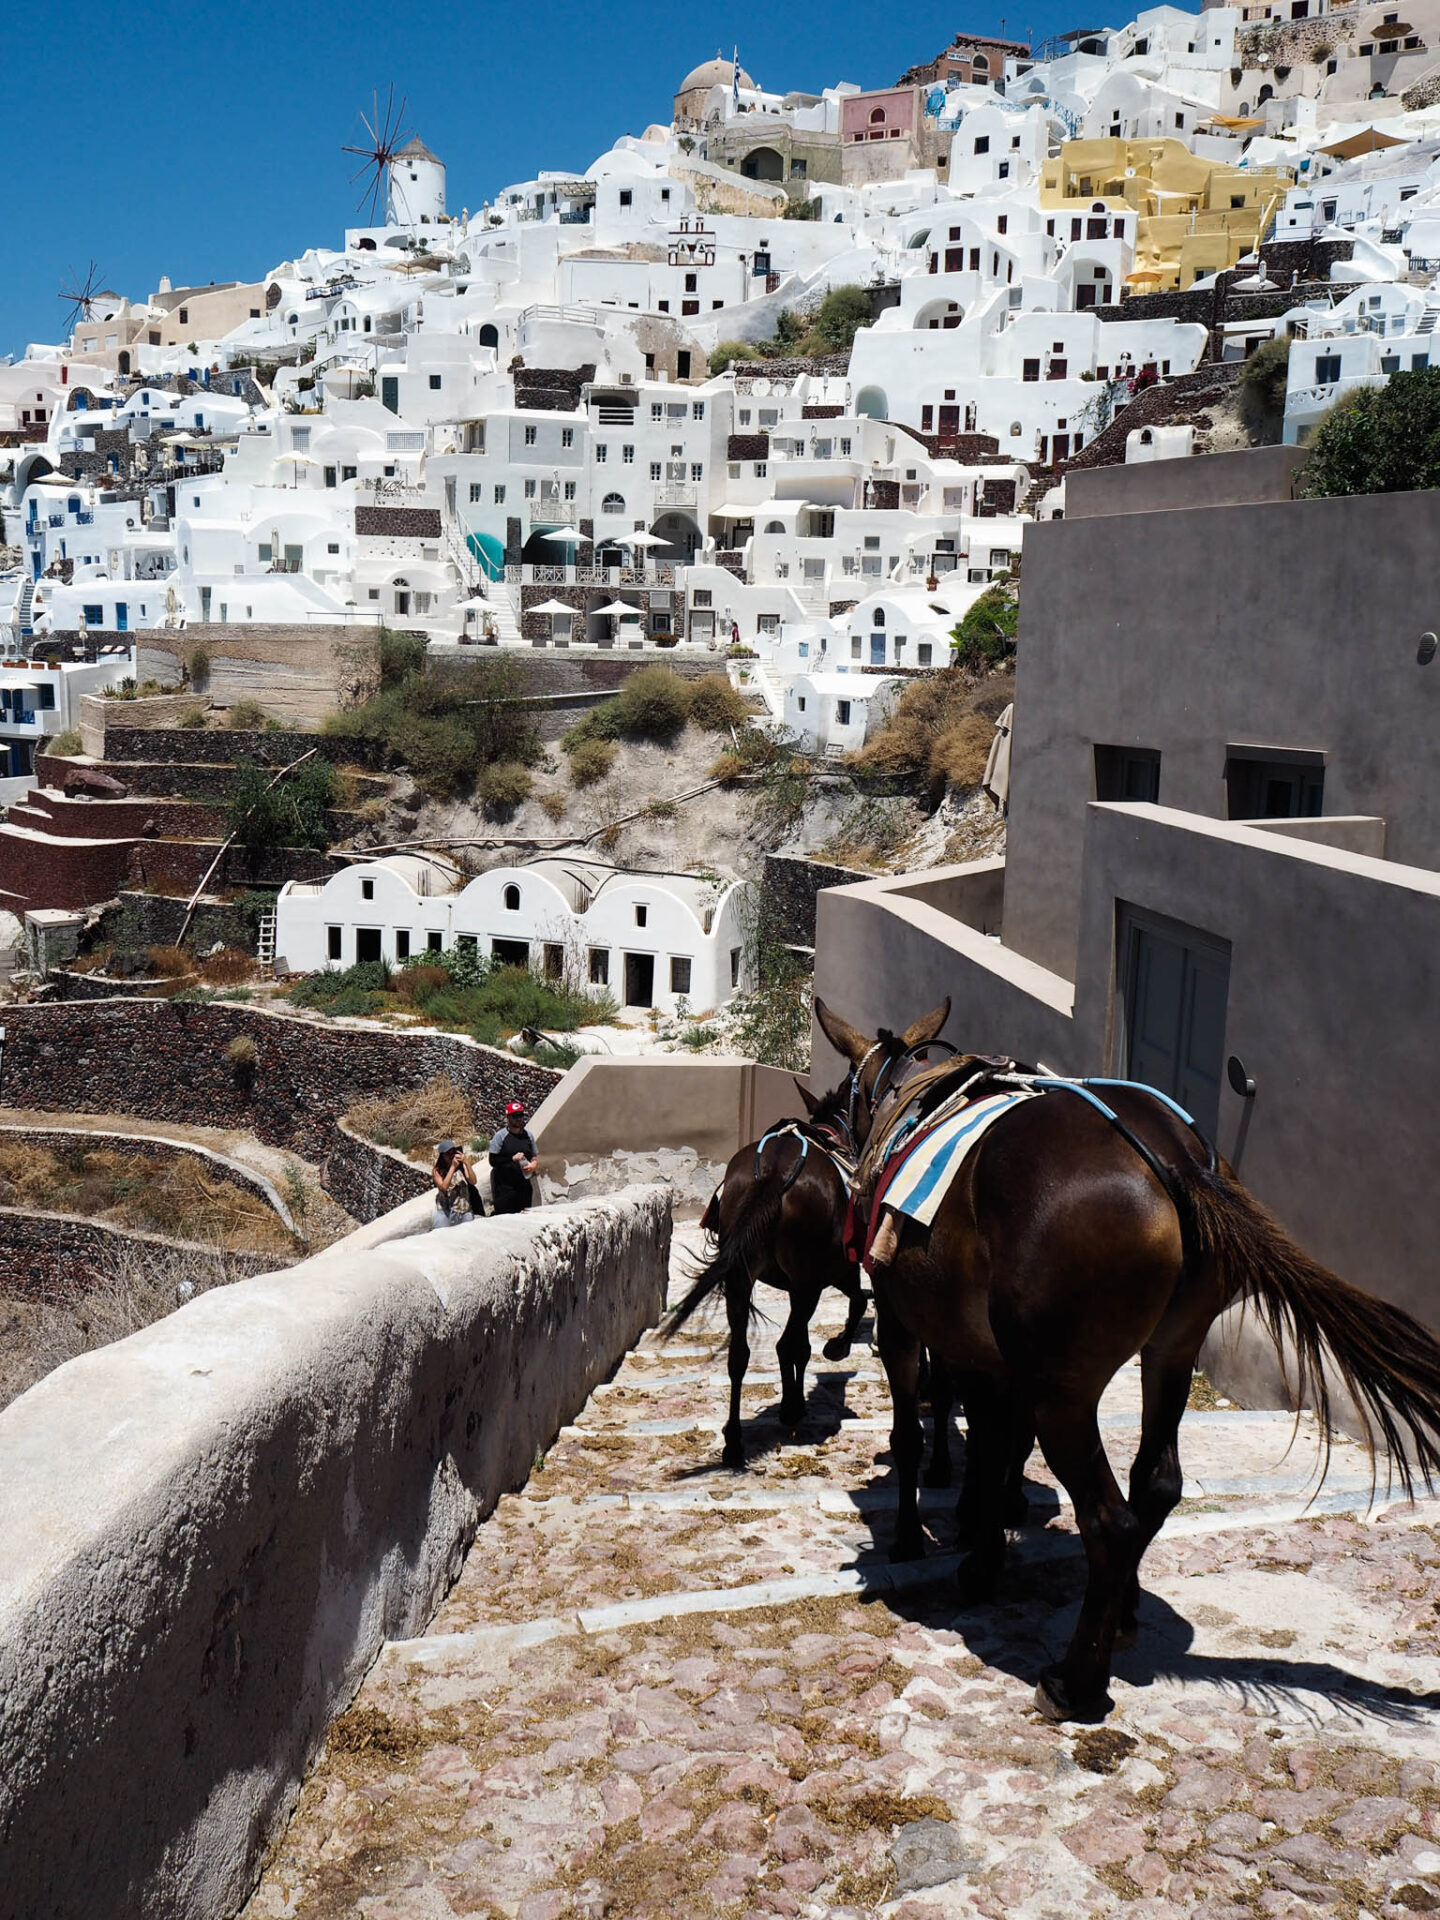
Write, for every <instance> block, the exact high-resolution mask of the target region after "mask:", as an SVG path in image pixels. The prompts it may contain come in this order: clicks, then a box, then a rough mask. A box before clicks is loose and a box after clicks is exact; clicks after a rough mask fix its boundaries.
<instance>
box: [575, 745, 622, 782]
mask: <svg viewBox="0 0 1440 1920" xmlns="http://www.w3.org/2000/svg"><path fill="white" fill-rule="evenodd" d="M568 757H569V761H570V778H571V779H572V780H573V781H574V782H575V784H576V786H577V787H593V786H594V785H595V783H596V781H597V780H603V779H604V778H605V776H606V774H607V773H609V771H610V769H611V767H613V766H614V764H615V743H614V741H613V740H580V741H577V742H576V744H575V745H574V746H573V747H571V748H570V750H569V755H568Z"/></svg>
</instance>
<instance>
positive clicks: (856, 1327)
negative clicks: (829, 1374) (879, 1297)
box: [820, 1267, 870, 1360]
mask: <svg viewBox="0 0 1440 1920" xmlns="http://www.w3.org/2000/svg"><path fill="white" fill-rule="evenodd" d="M846 1271H847V1272H848V1273H849V1275H850V1284H849V1286H848V1287H847V1288H846V1289H845V1291H846V1293H847V1294H848V1295H849V1299H850V1311H849V1313H847V1314H846V1316H845V1327H844V1331H843V1332H841V1333H837V1334H836V1335H835V1336H834V1338H833V1339H831V1340H827V1341H826V1342H825V1344H824V1346H823V1347H822V1348H821V1349H820V1351H821V1352H822V1353H823V1354H824V1356H825V1358H826V1359H827V1360H848V1359H849V1358H850V1349H851V1348H852V1347H853V1346H854V1344H855V1336H856V1334H857V1333H858V1332H859V1331H860V1322H861V1321H862V1320H863V1319H864V1318H865V1309H866V1307H867V1306H868V1305H869V1303H870V1296H869V1295H868V1294H867V1293H866V1291H865V1288H864V1286H863V1284H862V1283H861V1279H860V1269H859V1268H858V1267H847V1269H846Z"/></svg>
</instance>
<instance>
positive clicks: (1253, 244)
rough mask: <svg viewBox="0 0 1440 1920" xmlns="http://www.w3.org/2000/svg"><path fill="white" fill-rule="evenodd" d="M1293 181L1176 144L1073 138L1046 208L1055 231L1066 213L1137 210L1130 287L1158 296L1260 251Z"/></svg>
mask: <svg viewBox="0 0 1440 1920" xmlns="http://www.w3.org/2000/svg"><path fill="white" fill-rule="evenodd" d="M1292 184H1293V175H1292V173H1291V171H1290V169H1289V168H1287V167H1267V168H1259V167H1257V168H1254V169H1251V168H1246V167H1233V166H1227V165H1225V164H1224V163H1222V162H1219V161H1215V160H1204V159H1201V157H1200V156H1199V155H1198V154H1194V153H1191V151H1190V149H1189V148H1188V147H1186V146H1182V145H1181V143H1180V142H1179V141H1178V140H1067V141H1066V142H1065V144H1064V145H1063V146H1062V147H1061V149H1060V151H1059V153H1058V154H1056V155H1055V157H1054V158H1053V159H1051V160H1047V161H1046V162H1045V166H1044V170H1043V171H1042V173H1041V176H1040V207H1041V211H1042V213H1043V214H1044V215H1045V216H1046V222H1047V225H1048V226H1049V230H1050V232H1051V233H1055V232H1056V231H1057V227H1056V225H1055V224H1054V222H1053V220H1052V218H1051V216H1052V214H1053V216H1054V218H1055V219H1058V218H1059V210H1060V209H1064V210H1065V211H1066V212H1068V213H1070V214H1072V215H1073V214H1075V213H1077V212H1078V211H1079V209H1080V207H1081V205H1084V206H1085V207H1086V208H1087V209H1089V210H1090V211H1092V212H1097V213H1098V212H1100V211H1102V210H1103V211H1104V212H1105V213H1123V212H1125V211H1126V210H1127V209H1128V210H1129V211H1131V212H1133V214H1134V215H1135V269H1134V272H1133V273H1132V274H1131V275H1130V276H1129V280H1130V286H1131V288H1132V290H1133V291H1135V292H1137V293H1158V292H1167V291H1169V290H1171V289H1173V288H1176V287H1188V286H1190V285H1191V283H1192V282H1193V281H1195V280H1197V279H1199V278H1201V277H1202V276H1203V275H1205V274H1208V273H1218V272H1220V270H1221V269H1222V268H1224V267H1233V266H1234V265H1235V262H1236V261H1237V260H1239V259H1241V258H1242V257H1243V256H1244V255H1245V254H1247V253H1253V252H1254V251H1255V250H1256V248H1257V247H1258V246H1259V245H1260V242H1261V240H1262V239H1263V237H1264V235H1265V232H1266V230H1267V229H1268V227H1269V225H1270V222H1271V220H1272V219H1273V217H1274V214H1275V211H1276V209H1277V207H1279V205H1280V204H1281V202H1282V201H1283V199H1284V197H1285V191H1286V189H1287V188H1288V187H1289V186H1291V185H1292Z"/></svg>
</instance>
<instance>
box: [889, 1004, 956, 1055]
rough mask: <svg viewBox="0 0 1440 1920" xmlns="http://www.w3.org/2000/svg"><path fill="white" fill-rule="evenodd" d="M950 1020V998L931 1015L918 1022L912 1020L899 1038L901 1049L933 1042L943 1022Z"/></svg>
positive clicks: (928, 1014)
mask: <svg viewBox="0 0 1440 1920" xmlns="http://www.w3.org/2000/svg"><path fill="white" fill-rule="evenodd" d="M949 1018H950V996H949V994H948V993H947V994H946V996H945V998H944V999H943V1000H942V1001H941V1002H940V1005H939V1006H938V1007H936V1009H935V1011H934V1012H933V1013H927V1014H925V1015H923V1016H922V1018H920V1019H919V1020H913V1021H912V1022H911V1023H910V1025H909V1026H908V1027H907V1028H906V1029H905V1031H904V1033H902V1034H901V1036H900V1044H901V1046H902V1047H921V1046H924V1044H925V1042H926V1041H927V1040H933V1039H934V1038H935V1036H936V1034H937V1033H939V1031H940V1029H941V1028H942V1027H943V1026H944V1024H945V1022H946V1021H947V1020H948V1019H949Z"/></svg>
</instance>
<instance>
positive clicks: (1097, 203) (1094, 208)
mask: <svg viewBox="0 0 1440 1920" xmlns="http://www.w3.org/2000/svg"><path fill="white" fill-rule="evenodd" d="M1090 211H1091V212H1092V213H1104V211H1105V202H1104V201H1103V200H1092V201H1091V202H1090Z"/></svg>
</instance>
